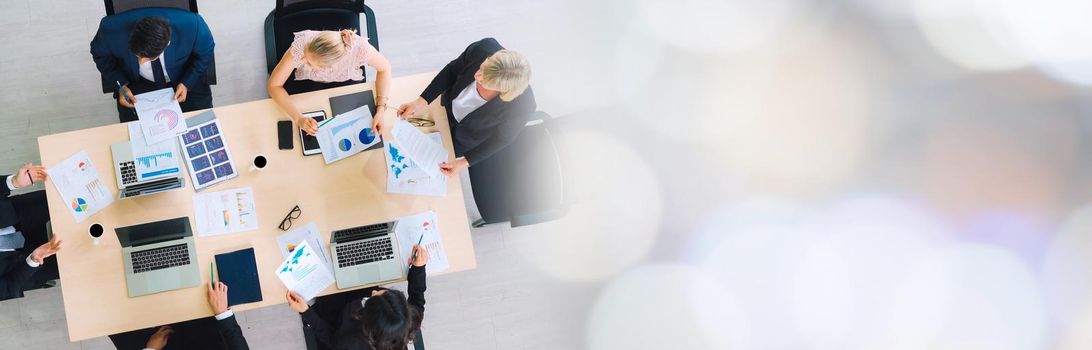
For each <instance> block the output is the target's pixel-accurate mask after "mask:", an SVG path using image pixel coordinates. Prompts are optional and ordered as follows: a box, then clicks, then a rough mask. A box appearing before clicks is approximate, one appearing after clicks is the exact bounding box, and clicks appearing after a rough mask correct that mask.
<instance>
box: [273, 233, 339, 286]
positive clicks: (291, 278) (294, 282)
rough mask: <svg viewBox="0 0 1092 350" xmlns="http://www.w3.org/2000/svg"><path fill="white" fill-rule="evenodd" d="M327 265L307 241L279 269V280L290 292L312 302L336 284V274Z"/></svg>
mask: <svg viewBox="0 0 1092 350" xmlns="http://www.w3.org/2000/svg"><path fill="white" fill-rule="evenodd" d="M326 265H327V264H326V263H325V262H324V261H322V258H321V257H319V256H318V254H316V253H315V251H314V250H313V249H311V246H310V245H309V244H308V243H307V241H306V240H305V241H302V242H300V244H299V245H298V246H297V247H296V250H295V251H293V252H292V255H290V256H289V257H287V258H285V259H284V262H282V263H281V266H278V267H277V278H279V279H280V280H281V283H284V286H285V287H287V288H288V290H291V291H293V292H296V293H299V295H300V296H301V297H303V299H304V300H311V299H312V298H314V297H315V296H316V295H318V294H319V293H322V291H323V290H325V289H326V288H327V287H329V286H330V285H331V284H334V274H333V273H331V272H330V270H331V269H330V268H329V267H327V266H326Z"/></svg>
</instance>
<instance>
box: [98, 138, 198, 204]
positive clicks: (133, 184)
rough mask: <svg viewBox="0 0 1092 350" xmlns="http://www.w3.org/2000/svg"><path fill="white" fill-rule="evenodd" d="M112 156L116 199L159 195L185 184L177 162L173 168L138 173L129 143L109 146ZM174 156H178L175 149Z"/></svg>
mask: <svg viewBox="0 0 1092 350" xmlns="http://www.w3.org/2000/svg"><path fill="white" fill-rule="evenodd" d="M110 152H111V153H113V156H114V178H115V179H117V181H118V199H126V198H133V197H139V196H144V195H149V194H155V193H160V192H163V191H169V190H173V189H177V188H182V187H184V186H185V184H186V177H185V176H184V175H183V174H182V170H181V169H179V167H178V165H177V162H176V163H175V165H174V166H173V167H169V168H166V169H160V170H158V171H155V172H152V173H143V174H141V173H138V172H137V166H136V160H134V159H133V148H132V146H131V143H130V142H129V141H122V142H118V143H115V144H112V145H110ZM174 154H175V155H177V154H178V152H177V149H175V153H174Z"/></svg>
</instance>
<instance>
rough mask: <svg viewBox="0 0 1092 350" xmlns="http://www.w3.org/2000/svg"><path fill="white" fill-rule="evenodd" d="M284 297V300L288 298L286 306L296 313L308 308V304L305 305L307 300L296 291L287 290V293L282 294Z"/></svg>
mask: <svg viewBox="0 0 1092 350" xmlns="http://www.w3.org/2000/svg"><path fill="white" fill-rule="evenodd" d="M284 298H285V300H288V307H290V308H292V310H294V311H296V312H297V313H301V314H302V313H304V312H306V311H307V309H309V308H310V306H307V300H303V297H301V296H300V295H299V294H297V293H296V292H293V291H288V293H287V294H285V295H284Z"/></svg>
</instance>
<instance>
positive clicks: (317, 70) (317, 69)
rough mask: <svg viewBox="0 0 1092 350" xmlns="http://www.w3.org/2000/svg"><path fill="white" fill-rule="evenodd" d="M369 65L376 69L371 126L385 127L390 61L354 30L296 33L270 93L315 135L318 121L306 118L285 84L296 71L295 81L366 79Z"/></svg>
mask: <svg viewBox="0 0 1092 350" xmlns="http://www.w3.org/2000/svg"><path fill="white" fill-rule="evenodd" d="M364 64H367V65H369V66H371V67H372V68H375V70H376V71H377V73H376V75H375V102H376V112H375V113H376V117H375V118H373V119H372V129H373V130H376V131H377V132H378V131H379V130H382V127H383V123H382V120H383V118H381V117H379V116H382V115H383V114H384V112H385V111H386V110H387V109H388V108H387V107H388V106H387V100H388V97H387V91H388V90H389V89H390V85H391V64H390V62H388V61H387V58H386V57H383V54H380V53H379V51H376V49H375V48H374V47H372V45H371V44H369V43H368V40H367V39H366V38H363V37H361V36H359V35H356V33H354V32H353V31H351V30H342V31H340V32H335V31H313V30H305V31H301V32H297V33H296V38H295V39H294V40H293V41H292V46H291V47H289V48H288V51H287V52H285V53H284V57H281V62H280V63H277V68H274V69H273V73H272V74H270V75H269V84H268V85H267V86H266V88H267V89H268V90H269V96H272V97H273V101H275V102H277V105H278V106H280V107H281V109H282V110H284V112H285V113H288V115H289V116H290V117H292V119H293V120H295V121H296V124H298V125H299V127H300V129H302V130H303V131H306V132H307V133H308V134H311V135H314V134H315V133H316V132H318V123H316V122H315V120H314V119H311V118H304V117H303V114H301V113H300V111H299V109H297V108H296V106H295V105H294V104H292V99H290V98H289V97H288V91H286V90H285V89H284V83H285V82H286V81H288V79H289V78H290V76H291V75H292V71H295V72H296V76H295V79H296V80H312V81H316V82H322V83H325V82H343V81H348V80H355V81H363V80H364V70H363V68H362V67H361V66H363V65H364Z"/></svg>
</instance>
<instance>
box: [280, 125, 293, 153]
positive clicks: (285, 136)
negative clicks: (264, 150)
mask: <svg viewBox="0 0 1092 350" xmlns="http://www.w3.org/2000/svg"><path fill="white" fill-rule="evenodd" d="M277 143H278V147H280V149H292V148H295V143H296V142H295V140H293V137H292V121H291V120H281V121H278V122H277Z"/></svg>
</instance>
